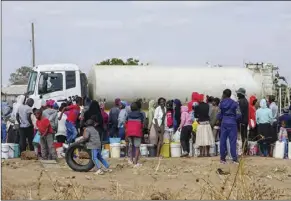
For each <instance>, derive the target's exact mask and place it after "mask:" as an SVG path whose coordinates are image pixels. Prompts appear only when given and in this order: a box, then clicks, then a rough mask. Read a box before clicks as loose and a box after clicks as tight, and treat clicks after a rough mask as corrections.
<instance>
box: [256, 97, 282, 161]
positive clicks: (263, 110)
mask: <svg viewBox="0 0 291 201" xmlns="http://www.w3.org/2000/svg"><path fill="white" fill-rule="evenodd" d="M272 120H273V115H272V110H271V109H270V108H268V107H267V101H266V99H262V100H261V101H260V108H259V109H258V110H257V111H256V122H257V124H258V131H259V134H260V135H261V139H260V140H258V144H259V145H260V149H261V153H262V154H263V156H265V157H266V156H268V155H269V153H270V150H271V149H270V148H271V147H270V145H271V143H273V142H274V141H276V138H277V136H276V134H275V136H273V132H272V131H273V130H272V125H271V124H272Z"/></svg>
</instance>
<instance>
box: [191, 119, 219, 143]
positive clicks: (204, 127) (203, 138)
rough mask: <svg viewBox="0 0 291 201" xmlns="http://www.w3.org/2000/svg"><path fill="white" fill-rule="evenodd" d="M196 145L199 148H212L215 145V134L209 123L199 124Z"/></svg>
mask: <svg viewBox="0 0 291 201" xmlns="http://www.w3.org/2000/svg"><path fill="white" fill-rule="evenodd" d="M195 144H196V145H197V146H210V145H214V144H215V141H214V137H213V132H212V129H211V126H210V124H209V122H208V121H204V122H200V123H199V125H198V127H197V132H196V142H195Z"/></svg>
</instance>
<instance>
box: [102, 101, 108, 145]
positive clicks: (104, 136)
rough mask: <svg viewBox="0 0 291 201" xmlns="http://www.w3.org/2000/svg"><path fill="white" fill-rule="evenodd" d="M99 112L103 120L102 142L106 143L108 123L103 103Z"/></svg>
mask: <svg viewBox="0 0 291 201" xmlns="http://www.w3.org/2000/svg"><path fill="white" fill-rule="evenodd" d="M100 110H101V114H102V118H103V128H104V132H103V141H108V140H109V139H108V121H109V115H108V114H107V112H105V105H104V103H101V104H100Z"/></svg>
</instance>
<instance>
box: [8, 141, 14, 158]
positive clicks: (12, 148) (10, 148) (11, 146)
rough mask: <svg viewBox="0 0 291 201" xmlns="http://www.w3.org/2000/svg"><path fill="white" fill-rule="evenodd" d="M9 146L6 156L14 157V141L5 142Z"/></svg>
mask: <svg viewBox="0 0 291 201" xmlns="http://www.w3.org/2000/svg"><path fill="white" fill-rule="evenodd" d="M6 144H7V145H8V146H9V151H8V158H15V157H14V155H15V154H14V151H15V145H16V144H14V143H6Z"/></svg>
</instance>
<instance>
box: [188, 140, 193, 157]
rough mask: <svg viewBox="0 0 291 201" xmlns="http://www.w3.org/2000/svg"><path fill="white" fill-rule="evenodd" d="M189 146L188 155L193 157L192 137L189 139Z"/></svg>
mask: <svg viewBox="0 0 291 201" xmlns="http://www.w3.org/2000/svg"><path fill="white" fill-rule="evenodd" d="M189 145H190V146H189V148H190V151H189V156H190V157H193V155H194V153H193V140H192V138H191V139H190V140H189Z"/></svg>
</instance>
